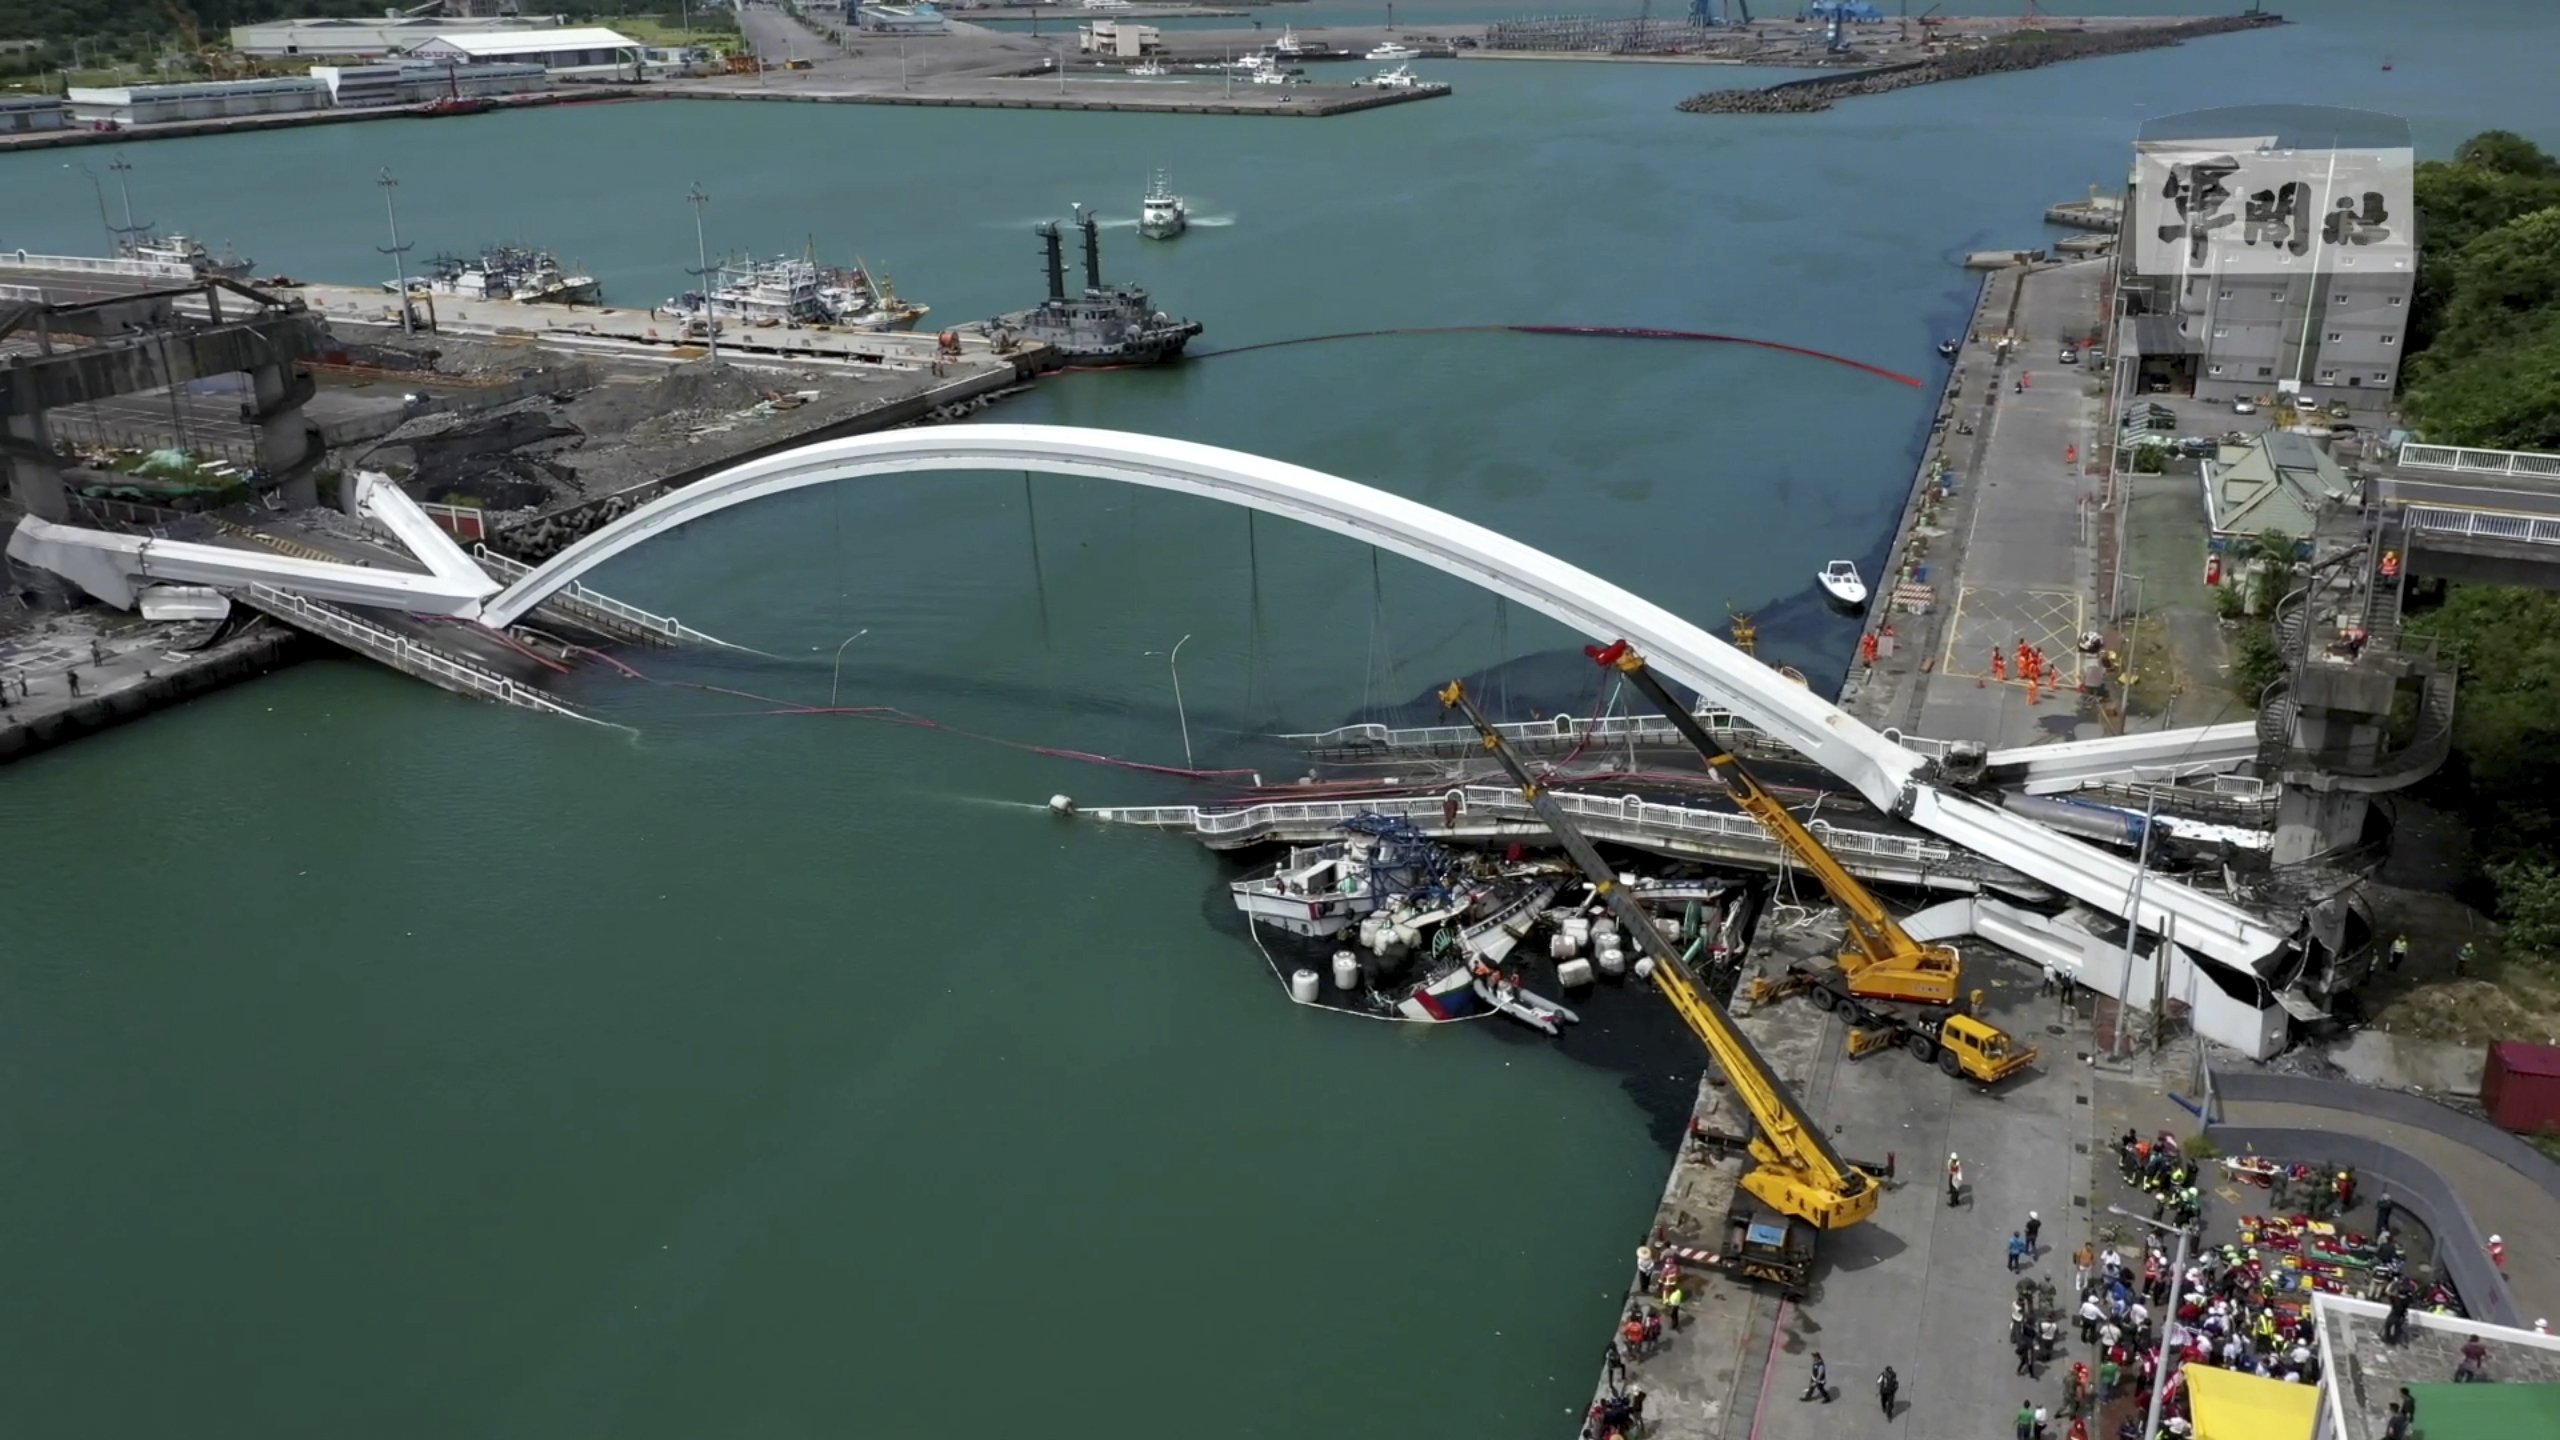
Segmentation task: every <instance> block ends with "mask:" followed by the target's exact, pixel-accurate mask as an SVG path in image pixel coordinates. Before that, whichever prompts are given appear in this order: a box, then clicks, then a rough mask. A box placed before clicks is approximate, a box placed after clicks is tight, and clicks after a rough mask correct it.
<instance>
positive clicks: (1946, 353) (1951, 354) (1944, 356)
mask: <svg viewBox="0 0 2560 1440" xmlns="http://www.w3.org/2000/svg"><path fill="white" fill-rule="evenodd" d="M1958 348H1959V347H1958V346H1957V345H1956V342H1954V341H1953V340H1941V341H1939V342H1938V358H1939V359H1941V360H1953V359H1954V358H1956V350H1957V349H1958Z"/></svg>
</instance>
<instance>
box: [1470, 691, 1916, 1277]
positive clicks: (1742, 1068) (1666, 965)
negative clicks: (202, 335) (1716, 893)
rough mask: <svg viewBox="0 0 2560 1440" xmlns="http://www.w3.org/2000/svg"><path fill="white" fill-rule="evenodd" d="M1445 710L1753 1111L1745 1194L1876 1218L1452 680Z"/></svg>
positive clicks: (1782, 1208)
mask: <svg viewBox="0 0 2560 1440" xmlns="http://www.w3.org/2000/svg"><path fill="white" fill-rule="evenodd" d="M1440 703H1441V704H1442V705H1443V706H1445V707H1450V708H1454V709H1457V710H1460V711H1462V712H1464V713H1465V715H1466V717H1467V723H1469V724H1471V725H1473V726H1475V727H1476V729H1477V731H1478V732H1479V733H1481V734H1482V735H1483V736H1484V747H1485V749H1487V750H1489V751H1491V752H1493V756H1494V758H1495V759H1496V760H1497V761H1499V762H1501V765H1502V768H1503V769H1504V770H1505V771H1506V772H1508V773H1509V775H1510V776H1511V779H1512V781H1513V782H1514V783H1516V784H1517V785H1519V787H1520V794H1521V797H1522V798H1523V799H1525V800H1527V801H1528V802H1529V806H1530V808H1531V809H1533V810H1535V811H1537V813H1538V818H1539V819H1541V820H1543V821H1545V822H1546V824H1547V828H1548V829H1550V830H1552V831H1554V832H1555V837H1556V840H1557V842H1558V843H1560V844H1561V845H1563V846H1564V849H1565V853H1566V854H1568V855H1570V856H1572V857H1573V862H1574V864H1576V865H1578V866H1580V867H1581V868H1582V873H1583V874H1585V875H1587V876H1589V877H1590V879H1591V884H1592V887H1593V889H1594V891H1595V892H1596V893H1597V894H1598V895H1599V897H1600V900H1601V903H1603V904H1605V905H1607V906H1608V907H1609V913H1610V914H1612V915H1614V916H1616V917H1617V920H1618V923H1619V924H1620V925H1621V926H1623V927H1625V929H1626V931H1627V934H1628V935H1629V936H1630V937H1631V938H1632V939H1633V940H1634V941H1635V943H1636V944H1637V945H1639V946H1641V947H1642V948H1643V950H1644V953H1645V955H1646V957H1647V958H1648V959H1650V960H1651V961H1652V962H1653V967H1652V969H1653V983H1654V986H1655V988H1657V989H1659V990H1660V991H1661V992H1662V995H1663V998H1664V999H1666V1000H1669V1001H1670V1002H1671V1008H1672V1009H1674V1010H1676V1011H1678V1012H1679V1014H1680V1018H1681V1019H1682V1020H1683V1021H1685V1022H1687V1024H1688V1026H1689V1028H1690V1030H1691V1031H1693V1032H1694V1033H1695V1034H1696V1035H1697V1037H1698V1039H1699V1041H1700V1042H1701V1043H1703V1044H1704V1045H1705V1046H1706V1047H1707V1053H1708V1054H1710V1055H1712V1056H1713V1057H1714V1058H1715V1063H1716V1067H1717V1068H1718V1069H1720V1070H1722V1071H1723V1072H1724V1076H1725V1080H1726V1082H1727V1083H1728V1084H1730V1085H1731V1086H1732V1087H1733V1093H1734V1094H1735V1095H1736V1096H1737V1097H1739V1098H1740V1099H1741V1101H1742V1103H1743V1106H1744V1108H1745V1109H1747V1110H1749V1111H1750V1112H1751V1118H1752V1121H1753V1122H1754V1123H1755V1124H1756V1125H1757V1126H1758V1127H1759V1133H1758V1134H1756V1135H1754V1136H1752V1137H1751V1158H1752V1159H1753V1160H1754V1161H1755V1162H1757V1163H1756V1166H1755V1168H1754V1169H1752V1170H1751V1171H1749V1172H1748V1173H1746V1174H1744V1176H1743V1177H1742V1188H1743V1189H1744V1190H1747V1191H1749V1192H1750V1193H1751V1194H1752V1195H1754V1196H1756V1197H1757V1198H1758V1199H1759V1200H1760V1201H1761V1202H1762V1203H1764V1204H1766V1205H1767V1206H1768V1207H1769V1208H1770V1209H1772V1210H1775V1211H1777V1212H1778V1213H1780V1214H1782V1215H1788V1216H1792V1217H1794V1218H1796V1219H1798V1220H1802V1221H1804V1222H1805V1223H1807V1224H1809V1225H1813V1226H1817V1227H1819V1228H1821V1229H1824V1230H1839V1229H1845V1228H1847V1227H1848V1226H1851V1225H1855V1224H1858V1223H1860V1222H1862V1221H1864V1220H1866V1219H1868V1218H1869V1217H1871V1216H1873V1215H1874V1214H1875V1212H1876V1202H1877V1200H1878V1198H1879V1197H1880V1195H1881V1194H1882V1192H1883V1188H1884V1187H1883V1186H1882V1185H1880V1184H1879V1183H1878V1182H1877V1180H1876V1178H1875V1177H1874V1176H1872V1175H1869V1174H1868V1173H1867V1172H1865V1171H1864V1170H1861V1169H1859V1168H1858V1167H1856V1166H1854V1165H1852V1164H1850V1163H1849V1162H1848V1161H1846V1160H1843V1159H1841V1158H1840V1153H1839V1152H1838V1151H1837V1150H1835V1149H1833V1148H1832V1146H1831V1141H1830V1140H1829V1138H1828V1137H1826V1136H1824V1134H1823V1133H1822V1131H1821V1129H1820V1127H1818V1126H1817V1125H1815V1124H1814V1122H1813V1121H1812V1119H1811V1118H1810V1117H1808V1116H1807V1115H1806V1114H1805V1113H1804V1106H1803V1104H1802V1102H1800V1101H1798V1100H1797V1099H1796V1096H1795V1092H1794V1090H1793V1089H1791V1088H1790V1087H1789V1086H1788V1085H1787V1083H1786V1082H1785V1081H1784V1080H1781V1079H1779V1078H1778V1075H1777V1072H1776V1071H1774V1070H1772V1069H1770V1068H1769V1062H1768V1061H1767V1060H1766V1059H1765V1058H1763V1057H1762V1056H1761V1054H1760V1050H1759V1047H1758V1046H1755V1045H1753V1044H1752V1043H1751V1037H1749V1036H1747V1035H1745V1034H1743V1033H1742V1031H1741V1030H1740V1029H1739V1028H1737V1027H1736V1026H1735V1025H1734V1023H1733V1018H1732V1017H1731V1016H1729V1015H1727V1014H1726V1013H1725V1011H1724V1007H1723V1006H1721V1005H1719V1004H1717V1003H1716V1002H1715V999H1714V998H1713V997H1712V996H1710V995H1708V994H1707V992H1706V990H1705V988H1704V987H1702V986H1701V985H1699V984H1698V981H1697V977H1695V976H1693V975H1691V974H1690V973H1689V967H1688V966H1687V965H1685V964H1683V963H1682V962H1681V959H1680V955H1679V952H1678V951H1676V950H1674V949H1673V948H1672V946H1671V942H1670V941H1668V940H1666V939H1664V938H1663V935H1662V930H1661V928H1660V927H1659V926H1657V925H1655V924H1654V923H1653V918H1652V917H1651V916H1649V915H1647V914H1645V913H1644V911H1643V909H1642V908H1641V907H1640V906H1638V905H1637V904H1636V902H1635V899H1634V897H1632V896H1630V895H1628V894H1627V892H1626V891H1625V890H1624V889H1622V888H1621V887H1620V886H1619V884H1618V875H1617V871H1616V870H1614V869H1613V868H1611V866H1610V865H1609V862H1608V861H1606V860H1604V859H1602V858H1601V857H1600V852H1599V851H1598V850H1596V849H1594V848H1593V847H1592V844H1591V842H1590V841H1589V840H1588V839H1586V838H1584V836H1583V834H1582V831H1581V829H1580V828H1579V827H1577V826H1576V825H1575V824H1574V823H1573V819H1572V817H1571V816H1568V815H1567V814H1565V812H1564V807H1562V806H1560V805H1558V804H1556V802H1555V799H1554V797H1553V796H1550V795H1549V794H1548V793H1547V792H1546V790H1545V788H1544V787H1542V786H1540V785H1539V784H1538V782H1537V780H1536V779H1535V778H1533V777H1532V776H1531V775H1530V774H1529V771H1528V769H1527V768H1526V767H1525V766H1523V765H1522V764H1521V763H1520V761H1519V759H1518V757H1516V756H1514V755H1513V754H1512V753H1511V750H1510V747H1508V746H1507V745H1505V744H1504V743H1503V740H1502V732H1501V731H1499V730H1497V729H1495V728H1494V726H1493V722H1491V721H1489V720H1487V719H1486V718H1485V717H1484V713H1483V712H1482V711H1480V710H1478V709H1477V708H1476V705H1475V702H1474V701H1473V700H1471V699H1469V698H1467V693H1466V688H1465V686H1464V685H1462V684H1459V683H1455V682H1453V683H1451V684H1450V686H1449V687H1448V688H1447V689H1445V690H1443V691H1441V692H1440Z"/></svg>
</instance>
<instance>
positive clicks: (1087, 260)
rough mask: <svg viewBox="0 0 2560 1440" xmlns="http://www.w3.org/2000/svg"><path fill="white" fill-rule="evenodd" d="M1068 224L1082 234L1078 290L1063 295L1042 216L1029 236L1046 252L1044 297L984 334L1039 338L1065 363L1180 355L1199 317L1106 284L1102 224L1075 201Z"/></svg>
mask: <svg viewBox="0 0 2560 1440" xmlns="http://www.w3.org/2000/svg"><path fill="white" fill-rule="evenodd" d="M1074 224H1075V225H1076V227H1077V228H1079V229H1081V230H1082V231H1084V294H1083V295H1081V296H1075V297H1070V296H1069V295H1068V294H1067V264H1066V242H1065V240H1064V239H1063V238H1062V237H1061V235H1060V232H1059V229H1058V222H1057V221H1055V220H1051V221H1047V222H1045V223H1043V224H1042V225H1041V226H1040V228H1039V229H1038V230H1037V231H1036V232H1034V233H1036V234H1037V235H1039V237H1040V243H1041V245H1042V247H1043V248H1044V249H1045V250H1046V251H1047V258H1048V268H1049V298H1048V299H1046V300H1043V301H1041V302H1040V305H1039V307H1038V308H1037V309H1032V310H1017V311H1014V312H1012V313H1011V314H1007V315H1000V316H997V317H996V318H995V319H993V320H990V321H988V322H987V323H986V325H985V326H984V327H983V328H984V329H985V331H986V332H987V334H988V335H989V337H990V338H996V337H1000V336H1004V335H1012V336H1017V337H1020V338H1022V339H1027V340H1037V341H1039V342H1041V343H1042V344H1044V345H1049V346H1052V347H1054V348H1055V349H1056V350H1057V351H1058V353H1059V354H1060V355H1061V356H1062V357H1064V358H1065V359H1066V360H1068V361H1069V362H1071V363H1095V364H1105V365H1115V364H1116V365H1155V364H1161V363H1163V362H1165V361H1168V360H1179V359H1181V358H1182V347H1183V346H1185V345H1188V344H1190V343H1191V337H1192V336H1194V335H1197V334H1199V333H1200V331H1201V328H1202V327H1201V324H1200V322H1199V321H1197V320H1179V319H1176V318H1174V317H1173V316H1171V315H1168V314H1166V313H1165V312H1164V311H1162V310H1158V309H1157V308H1155V302H1154V301H1153V300H1152V299H1150V298H1149V297H1148V295H1147V292H1146V291H1145V290H1144V289H1143V288H1141V287H1139V286H1136V285H1108V286H1106V285H1104V284H1103V283H1102V239H1101V234H1100V229H1099V227H1098V226H1097V225H1096V224H1095V223H1094V218H1093V215H1092V214H1091V213H1090V212H1089V211H1087V210H1086V209H1085V208H1084V207H1083V206H1081V205H1078V206H1076V207H1075V221H1074ZM1000 348H1001V342H1000Z"/></svg>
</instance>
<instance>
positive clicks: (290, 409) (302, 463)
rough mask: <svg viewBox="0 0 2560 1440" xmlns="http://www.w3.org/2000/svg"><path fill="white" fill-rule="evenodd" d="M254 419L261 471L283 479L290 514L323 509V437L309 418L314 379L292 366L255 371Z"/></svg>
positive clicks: (251, 383) (254, 368)
mask: <svg viewBox="0 0 2560 1440" xmlns="http://www.w3.org/2000/svg"><path fill="white" fill-rule="evenodd" d="M249 386H250V401H249V418H250V420H251V421H252V422H253V423H254V424H256V426H257V427H258V440H257V455H258V468H259V469H260V470H262V471H264V472H266V473H267V474H269V475H273V476H276V477H278V479H277V490H278V493H279V494H280V495H281V496H282V497H283V500H284V503H285V505H286V506H287V507H288V508H291V509H296V510H301V509H308V508H309V507H311V506H314V505H317V504H319V503H320V480H319V476H318V474H317V467H318V464H319V460H320V455H321V451H322V449H323V448H324V447H323V446H322V444H321V442H320V432H319V430H318V428H317V427H315V426H313V425H312V423H311V422H310V421H309V420H306V419H304V418H303V414H302V407H303V404H304V402H306V401H308V400H309V399H310V398H311V394H312V384H311V377H310V376H309V375H306V374H303V373H301V372H300V371H298V370H296V369H295V368H294V367H293V366H292V365H291V364H289V363H286V362H281V361H279V362H275V363H271V364H266V365H257V366H252V367H251V368H250V370H249Z"/></svg>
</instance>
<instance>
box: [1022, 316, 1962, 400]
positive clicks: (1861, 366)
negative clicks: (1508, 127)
mask: <svg viewBox="0 0 2560 1440" xmlns="http://www.w3.org/2000/svg"><path fill="white" fill-rule="evenodd" d="M1497 333H1508V334H1513V335H1568V336H1581V337H1584V338H1587V339H1597V340H1687V341H1691V342H1693V343H1697V344H1707V345H1751V346H1756V347H1758V348H1760V349H1763V350H1777V351H1782V352H1784V353H1786V354H1789V355H1802V356H1804V357H1806V358H1807V359H1811V360H1823V361H1828V362H1829V363H1831V364H1833V365H1846V366H1848V367H1849V368H1850V369H1852V370H1863V371H1865V372H1866V373H1867V374H1869V375H1874V376H1878V377H1880V378H1882V379H1886V380H1892V381H1896V382H1898V383H1900V384H1904V385H1909V386H1911V387H1913V388H1914V389H1917V388H1918V387H1919V386H1920V385H1921V383H1922V381H1921V380H1920V377H1918V376H1916V375H1905V374H1903V373H1902V372H1901V371H1899V370H1887V369H1886V368H1884V367H1883V366H1881V365H1870V364H1868V363H1867V362H1866V361H1864V360H1852V359H1850V358H1849V357H1848V356H1846V355H1834V354H1832V353H1831V352H1830V351H1828V350H1816V349H1813V348H1811V347H1809V346H1804V345H1790V344H1788V343H1787V342H1785V341H1783V340H1760V339H1755V338H1753V337H1752V336H1749V335H1724V334H1719V333H1717V332H1715V331H1712V330H1661V329H1655V328H1652V327H1649V326H1642V325H1408V326H1403V327H1400V328H1397V329H1393V330H1344V331H1341V332H1339V333H1337V334H1332V335H1301V336H1299V337H1297V338H1296V339H1294V340H1264V341H1261V342H1258V343H1256V344H1252V345H1237V346H1232V347H1230V348H1228V349H1225V350H1202V351H1199V352H1197V353H1195V354H1194V355H1193V356H1192V357H1191V358H1193V359H1195V360H1215V359H1217V358H1219V357H1220V356H1225V355H1250V354H1252V353H1253V352H1255V351H1257V350H1285V349H1287V348H1288V347H1290V346H1292V345H1321V344H1324V343H1327V342H1329V341H1334V340H1378V339H1383V338H1385V337H1387V336H1390V335H1482V334H1497ZM1064 368H1065V371H1095V370H1142V369H1146V368H1148V367H1146V366H1143V365H1069V366H1066V367H1064ZM1062 373H1064V372H1062Z"/></svg>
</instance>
